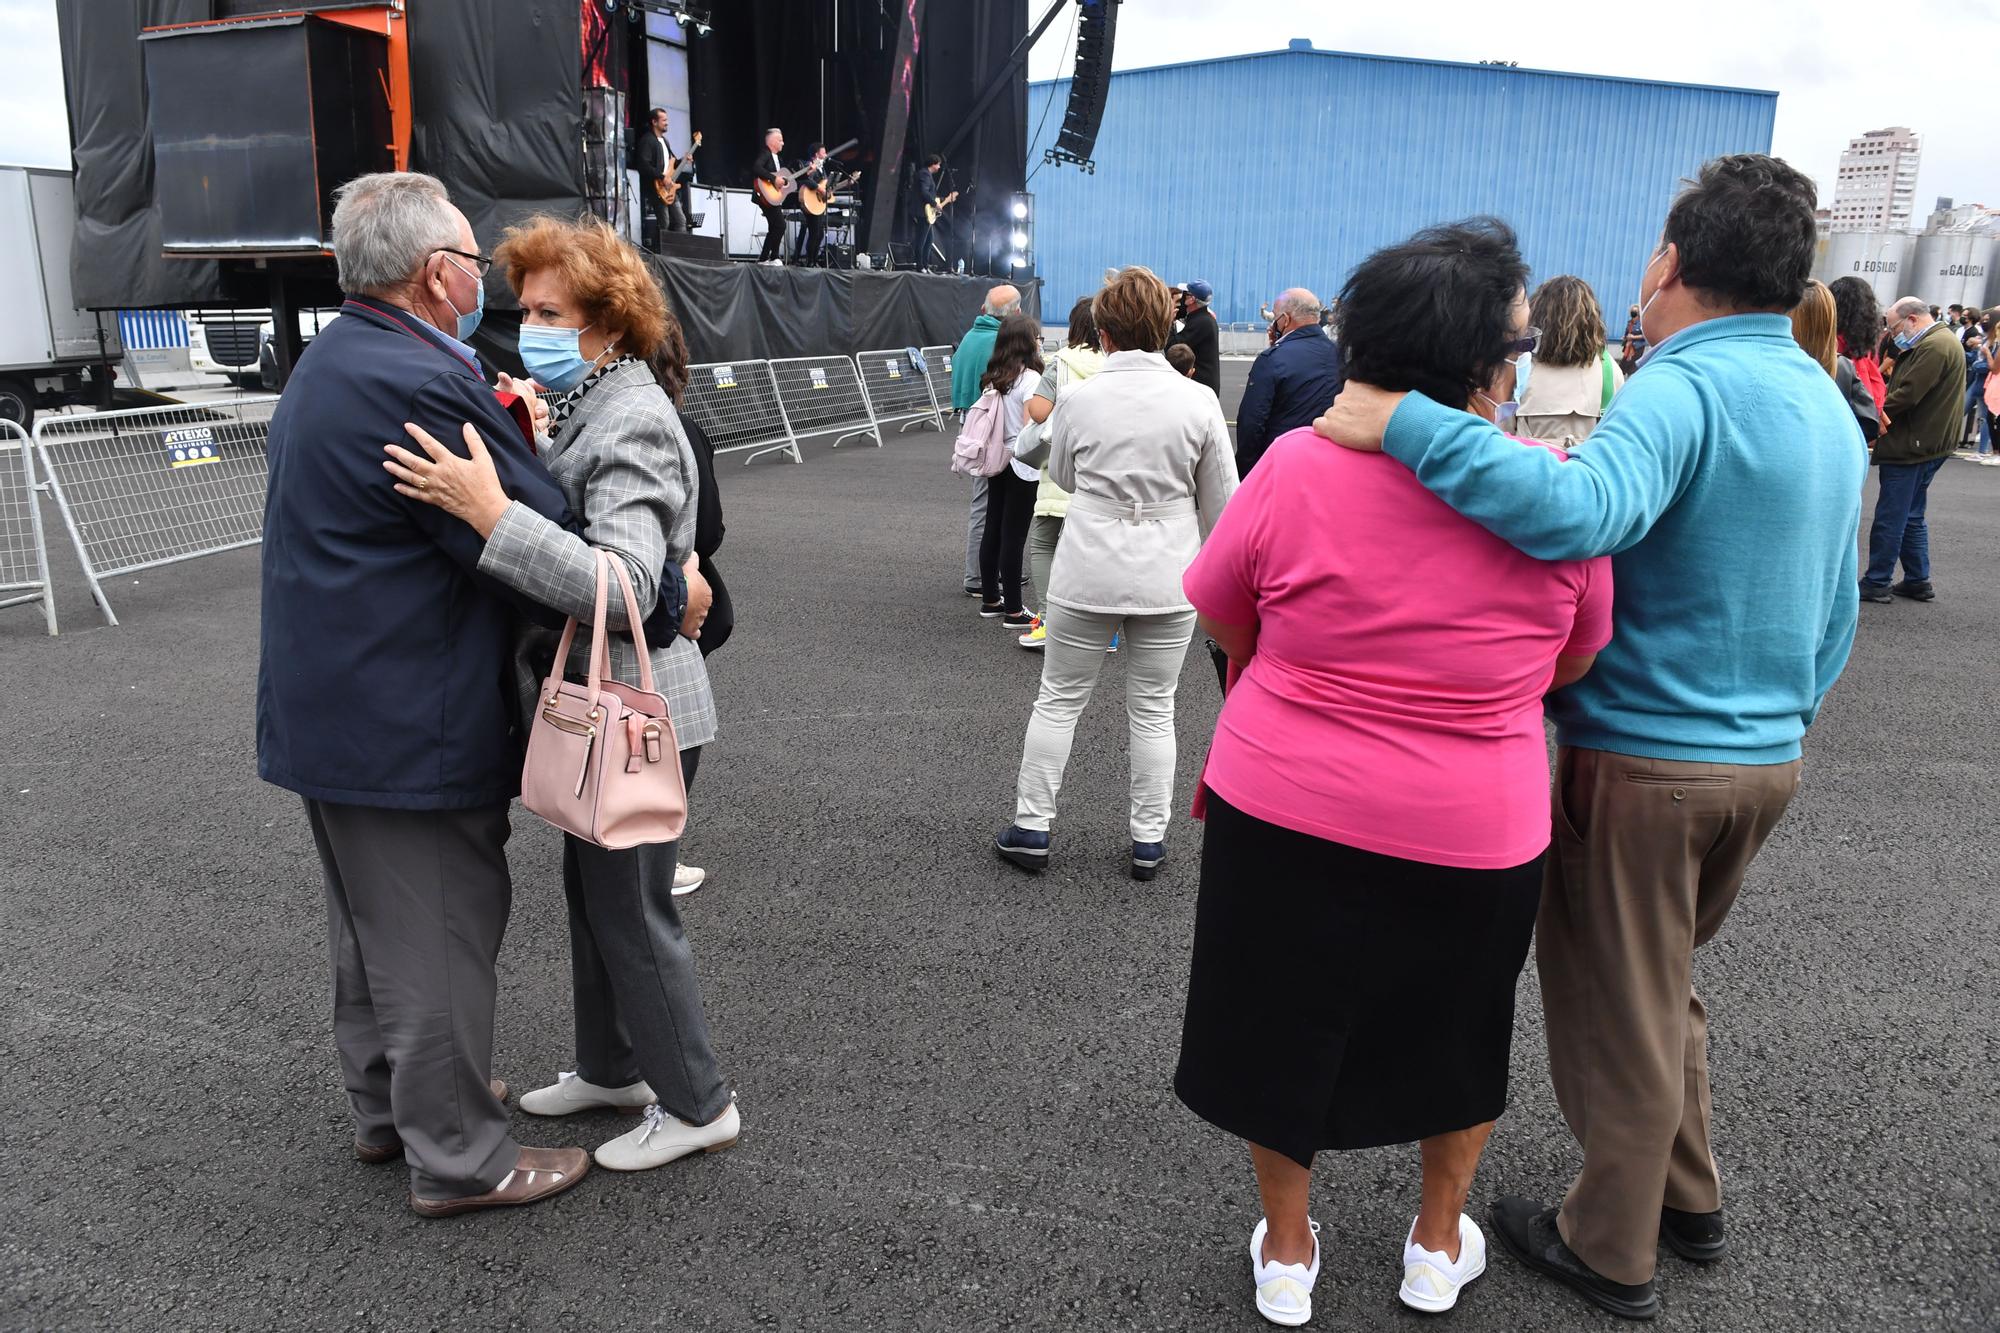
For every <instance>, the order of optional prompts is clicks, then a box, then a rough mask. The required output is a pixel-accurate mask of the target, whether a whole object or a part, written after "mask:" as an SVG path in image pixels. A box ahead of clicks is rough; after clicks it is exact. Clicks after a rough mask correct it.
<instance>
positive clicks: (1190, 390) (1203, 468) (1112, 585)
mask: <svg viewBox="0 0 2000 1333" xmlns="http://www.w3.org/2000/svg"><path fill="white" fill-rule="evenodd" d="M1049 432H1050V434H1049V479H1050V480H1051V481H1053V482H1055V484H1056V485H1058V486H1060V487H1062V488H1063V489H1064V490H1066V491H1070V492H1072V493H1073V496H1072V499H1071V503H1070V508H1069V515H1068V517H1067V518H1065V519H1064V520H1063V534H1062V541H1061V543H1060V544H1058V545H1057V547H1056V559H1055V567H1054V569H1053V570H1052V571H1051V572H1050V575H1049V588H1048V589H1047V590H1046V591H1045V592H1044V594H1043V596H1044V598H1045V599H1046V600H1048V601H1050V602H1053V603H1055V604H1056V605H1058V606H1065V607H1068V608H1070V609H1071V610H1073V611H1095V612H1099V613H1104V614H1110V615H1158V614H1164V613H1168V612H1175V611H1189V610H1192V609H1193V608H1192V607H1191V606H1190V605H1189V604H1188V600H1187V597H1186V595H1185V594H1184V593H1182V591H1181V575H1182V574H1183V573H1184V572H1185V571H1186V569H1187V567H1188V565H1189V564H1190V563H1192V562H1193V560H1194V557H1195V554H1196V552H1198V551H1199V550H1200V549H1201V543H1202V540H1203V539H1204V538H1205V537H1207V536H1208V533H1209V529H1211V528H1213V527H1214V526H1215V520H1216V518H1217V516H1219V515H1220V514H1221V513H1222V506H1223V505H1224V504H1226V503H1228V501H1229V497H1230V496H1231V495H1232V494H1234V493H1235V490H1236V480H1237V479H1236V456H1235V452H1234V451H1233V450H1232V449H1231V447H1230V444H1229V428H1228V426H1227V425H1225V424H1224V423H1223V420H1222V404H1221V403H1219V402H1218V401H1217V400H1216V397H1215V395H1214V394H1213V393H1210V392H1209V391H1208V389H1207V388H1206V387H1204V386H1203V385H1200V384H1197V383H1196V382H1195V381H1193V380H1191V379H1187V378H1185V377H1184V376H1182V375H1180V374H1178V373H1176V372H1175V370H1174V368H1173V367H1172V366H1169V365H1168V364H1167V360H1166V358H1165V357H1163V356H1161V355H1160V354H1159V353H1158V352H1113V353H1112V354H1111V355H1110V356H1108V357H1106V358H1105V359H1104V368H1103V369H1102V370H1100V371H1098V372H1097V374H1095V375H1093V376H1091V377H1090V378H1089V379H1087V380H1085V381H1083V382H1082V383H1081V384H1075V385H1072V386H1070V387H1069V388H1067V389H1066V390H1064V392H1063V394H1062V397H1061V398H1060V399H1058V400H1057V402H1056V406H1055V411H1054V412H1053V413H1052V414H1051V415H1050V417H1049Z"/></svg>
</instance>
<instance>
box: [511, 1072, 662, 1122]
mask: <svg viewBox="0 0 2000 1333" xmlns="http://www.w3.org/2000/svg"><path fill="white" fill-rule="evenodd" d="M652 1104H653V1090H652V1088H650V1087H648V1086H647V1085H646V1082H645V1080H643V1079H641V1080H640V1081H639V1082H637V1083H630V1084H627V1085H626V1086H625V1087H622V1088H600V1087H598V1086H597V1085H596V1084H595V1083H590V1082H586V1081H585V1080H583V1079H580V1078H578V1077H577V1076H576V1074H575V1073H574V1072H573V1071H569V1070H565V1071H564V1072H562V1073H560V1074H557V1075H556V1081H555V1082H554V1083H551V1084H550V1085H549V1086H548V1087H546V1088H536V1089H535V1090H534V1091H533V1092H524V1093H522V1094H521V1109H522V1110H523V1111H526V1112H527V1113H528V1114H529V1115H575V1114H576V1113H577V1112H578V1111H596V1110H599V1109H609V1110H613V1111H616V1112H618V1114H620V1115H637V1114H639V1112H641V1111H643V1110H645V1109H646V1108H647V1107H648V1106H651V1105H652Z"/></svg>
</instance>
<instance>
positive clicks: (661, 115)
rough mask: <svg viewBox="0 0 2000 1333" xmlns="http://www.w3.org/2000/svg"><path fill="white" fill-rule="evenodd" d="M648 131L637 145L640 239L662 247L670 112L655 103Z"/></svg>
mask: <svg viewBox="0 0 2000 1333" xmlns="http://www.w3.org/2000/svg"><path fill="white" fill-rule="evenodd" d="M646 126H647V128H646V132H645V133H643V134H641V135H639V136H638V140H639V141H638V143H637V144H635V145H634V149H635V154H634V155H635V156H636V158H637V159H638V161H637V165H638V168H639V241H640V244H642V245H644V246H645V247H646V248H647V249H648V250H655V251H657V250H658V249H659V248H660V226H661V223H662V219H663V214H664V213H665V212H666V205H664V204H662V203H661V202H660V183H661V182H662V181H664V180H666V178H667V159H668V158H669V157H671V156H672V153H671V151H670V150H669V149H668V148H667V112H666V108H664V107H657V106H656V107H654V108H653V114H652V115H651V116H649V117H648V118H647V121H646Z"/></svg>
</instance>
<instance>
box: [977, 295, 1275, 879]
mask: <svg viewBox="0 0 2000 1333" xmlns="http://www.w3.org/2000/svg"><path fill="white" fill-rule="evenodd" d="M1091 314H1092V318H1093V321H1094V322H1095V324H1096V325H1097V334H1098V340H1099V342H1100V343H1101V344H1102V346H1103V348H1104V351H1105V354H1106V355H1105V360H1104V366H1103V369H1101V370H1100V371H1098V373H1097V374H1096V375H1094V376H1092V377H1091V378H1090V379H1088V380H1086V381H1085V382H1083V383H1082V384H1078V385H1075V386H1073V387H1071V388H1069V389H1067V390H1065V391H1064V393H1063V394H1062V398H1061V401H1060V402H1058V403H1057V404H1056V410H1055V412H1054V414H1053V415H1052V416H1051V417H1050V418H1049V425H1048V430H1049V438H1050V453H1049V479H1050V480H1051V481H1053V482H1054V483H1055V484H1056V485H1057V486H1060V487H1061V488H1062V489H1064V490H1066V491H1069V492H1070V493H1071V495H1070V505H1069V513H1068V516H1067V517H1066V518H1065V519H1064V521H1063V533H1062V542H1061V544H1060V545H1059V546H1058V547H1057V548H1056V557H1055V566H1054V569H1053V570H1052V571H1051V573H1050V577H1049V585H1050V586H1049V587H1048V588H1047V589H1045V590H1044V594H1043V596H1044V600H1045V601H1046V603H1047V606H1046V609H1045V612H1044V616H1043V619H1044V623H1045V624H1046V626H1047V630H1048V647H1047V650H1046V652H1045V654H1044V658H1043V662H1042V685H1041V693H1040V694H1039V696H1038V697H1037V698H1036V700H1035V712H1034V717H1033V718H1032V719H1031V720H1030V721H1029V723H1028V735H1027V739H1026V742H1025V744H1024V745H1023V748H1022V754H1021V772H1020V778H1019V783H1018V788H1017V792H1016V797H1015V816H1014V822H1013V823H1012V824H1011V825H1009V826H1008V827H1007V828H1006V829H1004V830H1002V831H1001V833H1000V836H999V837H998V839H996V840H995V844H994V845H995V848H996V849H997V850H998V851H999V853H1000V855H1001V856H1002V857H1004V858H1005V859H1006V860H1008V861H1010V862H1012V863H1013V864H1015V865H1017V866H1020V867H1021V868H1023V869H1025V870H1031V871H1039V870H1042V869H1043V868H1045V867H1046V866H1047V865H1048V859H1049V825H1050V823H1051V822H1052V821H1053V820H1054V818H1055V812H1056V794H1057V792H1058V791H1059V790H1060V789H1061V787H1062V778H1063V770H1064V769H1065V768H1066V767H1067V766H1068V763H1069V751H1070V742H1071V740H1072V738H1073V737H1074V735H1075V732H1076V722H1077V718H1078V717H1079V716H1081V715H1082V713H1083V710H1084V708H1085V706H1086V705H1088V704H1089V702H1090V696H1091V692H1092V691H1093V690H1094V689H1095V688H1096V685H1097V673H1098V672H1099V671H1100V670H1101V669H1102V668H1103V666H1104V654H1105V649H1106V648H1108V647H1110V645H1111V640H1112V636H1113V635H1116V634H1118V633H1120V630H1121V627H1122V631H1123V636H1124V647H1125V670H1126V676H1125V710H1126V714H1127V717H1128V719H1129V722H1130V725H1131V751H1132V779H1131V781H1132V787H1131V793H1132V795H1131V833H1132V877H1133V878H1134V879H1140V880H1149V879H1151V878H1153V876H1154V875H1155V874H1157V873H1158V871H1159V867H1160V863H1161V862H1162V861H1164V860H1165V859H1166V830H1167V817H1168V807H1169V805H1170V804H1171V801H1172V797H1173V781H1174V758H1175V744H1174V690H1175V688H1176V686H1177V685H1178V684H1179V682H1180V674H1181V664H1182V662H1183V661H1184V660H1185V659H1186V657H1187V648H1188V642H1189V640H1190V639H1191V638H1192V637H1193V635H1194V608H1193V607H1192V606H1190V605H1189V604H1188V601H1187V598H1186V596H1185V595H1184V594H1183V593H1182V592H1181V574H1182V572H1183V571H1185V570H1186V569H1187V567H1188V564H1189V563H1190V562H1191V561H1192V560H1193V559H1194V556H1195V553H1196V552H1197V551H1198V550H1200V549H1201V543H1202V540H1203V538H1205V537H1206V536H1207V535H1208V532H1209V529H1210V528H1212V527H1214V526H1215V520H1216V517H1217V515H1219V514H1220V513H1221V512H1222V506H1223V505H1224V504H1225V503H1226V502H1227V501H1228V499H1229V496H1230V494H1231V493H1232V492H1233V491H1235V489H1236V464H1235V461H1234V458H1233V455H1232V453H1231V449H1230V444H1229V430H1228V427H1227V426H1226V425H1225V424H1224V423H1223V420H1222V408H1221V405H1220V404H1219V403H1218V402H1217V401H1216V398H1215V395H1214V394H1212V393H1210V392H1209V391H1208V390H1207V389H1205V388H1203V387H1202V386H1201V385H1199V384H1197V383H1195V382H1193V381H1192V380H1188V379H1184V378H1182V377H1181V376H1179V375H1177V374H1175V373H1174V372H1173V370H1172V368H1170V367H1169V366H1168V365H1167V363H1166V359H1165V358H1164V357H1162V356H1161V355H1160V349H1161V347H1163V346H1164V345H1165V344H1166V340H1167V333H1168V330H1169V329H1170V328H1171V327H1172V323H1173V303H1172V299H1171V297H1170V296H1169V295H1168V293H1167V288H1166V284H1165V283H1163V282H1161V281H1160V280H1159V278H1157V277H1155V276H1154V275H1153V274H1152V273H1151V272H1150V271H1149V270H1147V269H1143V268H1127V269H1124V270H1121V271H1120V272H1119V273H1118V274H1117V275H1116V276H1115V277H1113V278H1111V279H1110V280H1109V281H1108V282H1106V283H1105V285H1104V289H1103V290H1102V291H1100V292H1099V293H1098V294H1097V296H1096V298H1095V300H1093V301H1092V303H1091Z"/></svg>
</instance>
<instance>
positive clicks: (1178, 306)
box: [1167, 281, 1222, 398]
mask: <svg viewBox="0 0 2000 1333" xmlns="http://www.w3.org/2000/svg"><path fill="white" fill-rule="evenodd" d="M1173 292H1174V298H1175V299H1174V320H1175V327H1174V331H1173V335H1172V336H1171V337H1169V338H1168V339H1167V346H1169V347H1172V346H1175V345H1176V344H1179V345H1181V346H1185V347H1187V348H1189V349H1191V350H1192V351H1193V352H1194V378H1195V382H1196V383H1197V384H1200V385H1201V386H1202V387H1203V388H1205V389H1207V390H1208V391H1209V392H1210V393H1212V394H1214V395H1215V396H1216V397H1217V398H1220V397H1222V337H1221V334H1220V333H1219V332H1218V331H1217V329H1216V324H1215V312H1214V311H1213V310H1210V309H1209V306H1210V305H1212V304H1213V303H1214V301H1215V288H1213V287H1211V286H1209V285H1208V284H1207V283H1205V282H1199V281H1197V282H1184V283H1182V284H1181V285H1180V286H1178V287H1176V288H1174V289H1173Z"/></svg>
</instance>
